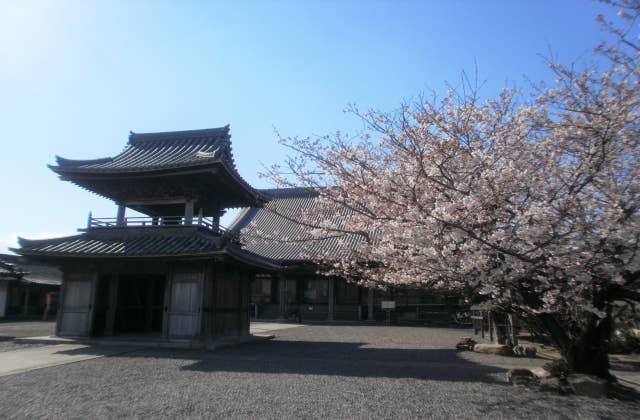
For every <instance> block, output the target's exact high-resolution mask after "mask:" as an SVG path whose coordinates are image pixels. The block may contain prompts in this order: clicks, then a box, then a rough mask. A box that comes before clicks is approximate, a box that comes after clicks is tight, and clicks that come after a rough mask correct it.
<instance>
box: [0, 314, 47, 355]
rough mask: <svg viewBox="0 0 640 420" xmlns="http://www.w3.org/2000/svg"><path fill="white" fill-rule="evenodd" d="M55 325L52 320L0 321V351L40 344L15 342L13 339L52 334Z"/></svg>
mask: <svg viewBox="0 0 640 420" xmlns="http://www.w3.org/2000/svg"><path fill="white" fill-rule="evenodd" d="M55 325H56V323H55V322H54V321H47V322H42V321H2V322H0V352H3V351H12V350H19V349H24V348H29V347H38V346H41V344H17V343H14V342H13V339H14V338H17V337H38V336H43V335H52V334H53V333H54V330H55Z"/></svg>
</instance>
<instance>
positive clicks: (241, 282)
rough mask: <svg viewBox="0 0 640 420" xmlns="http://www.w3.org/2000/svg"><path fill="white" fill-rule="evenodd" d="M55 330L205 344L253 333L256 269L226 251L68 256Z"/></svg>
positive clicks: (64, 333) (62, 333)
mask: <svg viewBox="0 0 640 420" xmlns="http://www.w3.org/2000/svg"><path fill="white" fill-rule="evenodd" d="M62 267H63V271H64V282H63V287H62V291H61V306H60V311H59V312H58V322H57V328H56V333H57V334H58V335H60V336H65V337H100V336H114V335H116V336H127V335H136V336H146V337H148V338H150V339H161V340H166V341H182V342H185V341H186V342H189V343H190V344H191V345H193V346H198V345H202V346H206V345H207V343H208V342H210V341H212V340H215V339H216V338H219V337H230V336H243V335H248V334H249V321H248V293H247V291H248V289H249V281H250V278H251V273H250V271H248V270H247V267H246V266H245V265H244V264H241V263H237V262H234V261H225V260H224V259H220V258H215V259H213V258H207V259H195V260H174V261H171V260H167V259H148V260H144V261H127V260H119V261H118V260H116V261H100V260H94V261H87V262H84V263H79V262H78V261H74V260H66V261H62Z"/></svg>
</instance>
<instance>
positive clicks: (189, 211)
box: [184, 200, 193, 225]
mask: <svg viewBox="0 0 640 420" xmlns="http://www.w3.org/2000/svg"><path fill="white" fill-rule="evenodd" d="M184 224H185V225H191V224H193V200H189V201H187V202H186V203H185V205H184Z"/></svg>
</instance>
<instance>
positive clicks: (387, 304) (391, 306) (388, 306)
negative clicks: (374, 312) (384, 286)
mask: <svg viewBox="0 0 640 420" xmlns="http://www.w3.org/2000/svg"><path fill="white" fill-rule="evenodd" d="M382 309H384V310H386V311H393V310H395V309H396V301H395V300H383V301H382Z"/></svg>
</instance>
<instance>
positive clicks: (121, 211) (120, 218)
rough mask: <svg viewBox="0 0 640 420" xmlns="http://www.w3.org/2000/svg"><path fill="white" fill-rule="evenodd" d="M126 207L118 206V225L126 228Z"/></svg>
mask: <svg viewBox="0 0 640 420" xmlns="http://www.w3.org/2000/svg"><path fill="white" fill-rule="evenodd" d="M126 209H127V208H126V207H125V206H124V205H123V204H118V214H117V215H116V225H118V226H124V225H125V218H124V215H125V211H126Z"/></svg>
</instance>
